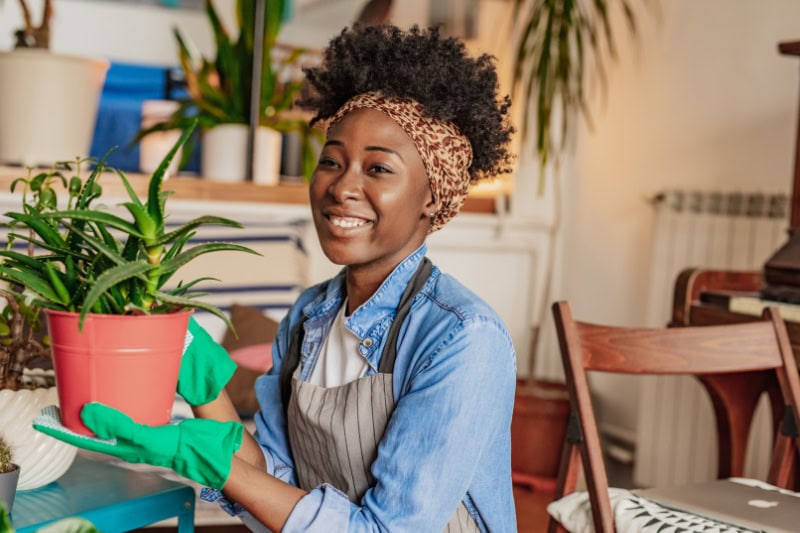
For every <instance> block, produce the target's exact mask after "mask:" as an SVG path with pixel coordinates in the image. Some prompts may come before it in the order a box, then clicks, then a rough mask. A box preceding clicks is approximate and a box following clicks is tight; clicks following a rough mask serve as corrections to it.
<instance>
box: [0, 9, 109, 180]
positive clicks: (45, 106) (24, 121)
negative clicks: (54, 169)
mask: <svg viewBox="0 0 800 533" xmlns="http://www.w3.org/2000/svg"><path fill="white" fill-rule="evenodd" d="M19 6H20V11H21V15H22V18H23V20H24V26H23V27H22V28H20V29H18V30H16V32H15V37H16V45H15V49H14V50H11V51H8V52H0V117H3V120H2V122H0V163H10V164H17V165H42V164H49V163H51V162H52V161H57V160H62V159H72V158H73V157H75V156H76V155H79V154H87V153H89V148H90V145H91V142H92V134H93V132H94V122H95V117H96V116H97V107H98V103H99V101H100V92H101V90H102V88H103V83H104V82H105V76H106V72H107V71H108V66H109V63H108V61H106V60H104V59H93V58H85V57H78V56H72V55H65V54H57V53H54V52H52V51H51V50H50V49H49V47H50V27H51V24H50V23H51V20H52V16H53V6H52V0H44V2H43V11H42V18H41V22H40V24H38V25H36V24H35V23H34V22H33V19H32V15H31V11H30V8H29V5H28V2H27V0H19ZM54 80H56V81H54Z"/></svg>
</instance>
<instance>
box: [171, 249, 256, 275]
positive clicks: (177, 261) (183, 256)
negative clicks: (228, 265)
mask: <svg viewBox="0 0 800 533" xmlns="http://www.w3.org/2000/svg"><path fill="white" fill-rule="evenodd" d="M221 251H231V252H247V253H250V254H253V255H261V254H260V253H258V252H256V251H255V250H251V249H250V248H248V247H246V246H242V245H240V244H234V243H230V242H206V243H203V244H198V245H197V246H193V247H192V248H189V249H188V250H185V251H184V252H182V253H180V254H179V255H177V256H175V257H173V258H172V259H170V260H169V261H165V262H163V263H161V265H160V270H161V272H162V273H168V272H174V271H175V270H178V269H179V268H180V267H182V266H183V265H185V264H186V263H188V262H189V261H192V260H193V259H195V258H197V257H198V256H201V255H203V254H207V253H210V252H221Z"/></svg>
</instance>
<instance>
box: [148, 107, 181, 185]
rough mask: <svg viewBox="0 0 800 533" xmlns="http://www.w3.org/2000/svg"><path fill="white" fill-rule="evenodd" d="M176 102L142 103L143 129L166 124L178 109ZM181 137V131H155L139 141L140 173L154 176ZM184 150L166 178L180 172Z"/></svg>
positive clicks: (179, 153) (176, 155) (173, 160)
mask: <svg viewBox="0 0 800 533" xmlns="http://www.w3.org/2000/svg"><path fill="white" fill-rule="evenodd" d="M178 105H179V104H178V102H176V101H174V100H145V101H144V102H142V129H146V128H149V127H151V126H155V125H156V124H158V123H160V122H165V121H166V120H167V119H169V117H170V116H171V115H172V113H174V112H175V110H176V109H178ZM180 136H181V130H167V131H155V132H153V133H151V134H150V135H147V136H145V137H143V138H142V140H141V141H139V171H140V172H142V173H144V174H152V173H153V172H155V171H156V169H157V168H158V166H159V165H160V164H161V161H162V160H163V159H164V156H166V155H167V152H169V151H170V150H171V149H172V147H173V146H175V143H176V142H178V139H179V138H180ZM182 153H183V148H179V149H178V152H177V153H176V154H175V157H174V158H173V159H172V163H170V165H169V168H168V169H167V175H166V177H169V176H171V175H172V174H175V173H177V172H178V164H179V163H180V161H181V154H182Z"/></svg>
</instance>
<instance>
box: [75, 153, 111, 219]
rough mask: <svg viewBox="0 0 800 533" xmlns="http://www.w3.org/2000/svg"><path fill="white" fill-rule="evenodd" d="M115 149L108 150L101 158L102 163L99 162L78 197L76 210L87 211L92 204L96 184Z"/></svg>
mask: <svg viewBox="0 0 800 533" xmlns="http://www.w3.org/2000/svg"><path fill="white" fill-rule="evenodd" d="M115 149H116V148H111V149H110V150H108V151H107V152H106V153H105V155H103V157H101V158H100V161H98V162H97V164H96V165H95V167H94V169H93V170H92V173H91V174H89V178H88V179H87V180H86V183H84V184H83V187H82V188H81V192H80V194H79V195H78V200H77V202H76V203H75V208H76V209H86V208H88V207H89V204H90V203H91V201H92V198H93V197H94V184H95V183H96V182H97V180H98V179H99V178H100V176H101V175H102V173H103V170H105V165H106V160H107V159H108V156H110V155H111V153H112V152H113V151H114V150H115Z"/></svg>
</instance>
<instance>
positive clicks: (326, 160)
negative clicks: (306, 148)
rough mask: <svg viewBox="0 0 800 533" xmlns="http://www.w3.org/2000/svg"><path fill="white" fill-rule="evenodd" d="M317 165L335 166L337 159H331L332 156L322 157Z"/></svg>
mask: <svg viewBox="0 0 800 533" xmlns="http://www.w3.org/2000/svg"><path fill="white" fill-rule="evenodd" d="M317 166H319V167H335V166H336V161H335V160H333V159H331V158H330V157H320V158H319V162H317Z"/></svg>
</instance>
